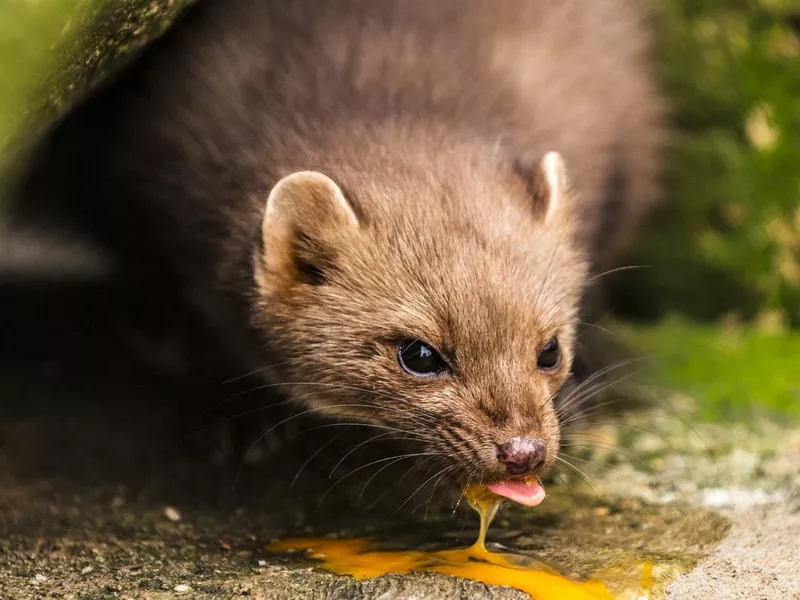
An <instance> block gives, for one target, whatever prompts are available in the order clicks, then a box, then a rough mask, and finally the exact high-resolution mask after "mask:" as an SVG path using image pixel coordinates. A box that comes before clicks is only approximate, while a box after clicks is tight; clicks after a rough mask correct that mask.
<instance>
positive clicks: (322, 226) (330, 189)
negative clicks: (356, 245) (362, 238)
mask: <svg viewBox="0 0 800 600" xmlns="http://www.w3.org/2000/svg"><path fill="white" fill-rule="evenodd" d="M358 226H359V225H358V218H357V217H356V214H355V212H354V211H353V207H352V206H351V205H350V203H349V202H348V201H347V199H346V198H345V197H344V194H343V193H342V190H341V189H340V188H339V186H338V185H336V184H335V183H334V182H333V180H331V179H330V178H329V177H327V176H325V175H323V174H322V173H317V172H315V171H298V172H296V173H292V174H291V175H287V176H286V177H284V178H283V179H281V180H280V181H279V182H278V183H277V184H276V185H275V187H273V188H272V191H271V192H270V194H269V197H268V198H267V205H266V210H265V211H264V220H263V222H262V225H261V235H262V244H261V246H262V250H261V254H262V255H261V260H260V261H259V262H258V263H257V264H259V265H261V268H260V269H258V273H257V277H258V280H259V283H260V284H261V285H262V287H266V288H270V289H276V288H283V287H288V286H291V285H293V284H297V283H305V284H310V285H320V284H323V283H325V281H326V277H327V276H328V274H329V273H330V272H331V269H334V268H335V266H336V255H337V249H338V248H341V247H342V245H343V244H347V243H348V242H349V241H350V240H352V238H353V235H354V234H355V232H356V231H357V230H358Z"/></svg>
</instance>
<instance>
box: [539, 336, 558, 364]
mask: <svg viewBox="0 0 800 600" xmlns="http://www.w3.org/2000/svg"><path fill="white" fill-rule="evenodd" d="M560 364H561V346H559V345H558V338H551V339H550V340H549V341H548V342H547V343H546V344H545V345H544V348H542V350H541V352H539V357H538V358H537V359H536V366H537V367H539V368H540V369H541V370H542V371H552V370H553V369H555V368H556V367H558V365H560Z"/></svg>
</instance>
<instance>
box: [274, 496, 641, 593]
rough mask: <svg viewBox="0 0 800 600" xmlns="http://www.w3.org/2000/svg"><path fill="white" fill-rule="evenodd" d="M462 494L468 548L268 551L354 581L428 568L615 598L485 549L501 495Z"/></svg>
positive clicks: (345, 543)
mask: <svg viewBox="0 0 800 600" xmlns="http://www.w3.org/2000/svg"><path fill="white" fill-rule="evenodd" d="M465 498H467V500H468V501H469V503H470V505H472V507H473V508H474V509H475V510H477V511H478V514H480V518H481V528H480V533H479V535H478V540H477V541H476V542H475V544H473V545H472V546H470V547H469V548H463V549H458V550H437V551H433V552H423V551H415V550H404V551H383V550H377V549H376V548H375V546H374V545H373V544H372V542H370V541H369V540H367V539H363V538H358V539H328V538H295V539H285V540H279V541H277V542H275V543H273V544H271V545H270V546H269V549H270V550H271V551H273V552H286V551H289V550H305V551H306V553H307V556H308V557H309V558H312V559H315V560H319V561H322V564H321V566H322V567H323V568H324V569H326V570H328V571H331V572H333V573H337V574H340V575H351V576H353V577H355V578H356V579H366V578H369V577H378V576H379V575H385V574H387V573H399V574H402V573H408V572H410V571H432V572H436V573H443V574H446V575H453V576H455V577H463V578H465V579H472V580H475V581H480V582H482V583H486V584H489V585H505V586H510V587H513V588H516V589H518V590H522V591H524V592H527V593H528V594H529V595H530V596H531V597H532V598H534V599H535V600H614V597H613V596H612V595H611V593H610V592H609V591H608V589H607V588H606V586H605V585H604V584H603V583H602V581H600V580H597V579H592V580H589V581H586V582H582V583H579V582H575V581H572V580H570V579H567V578H566V577H562V576H561V575H559V574H558V573H557V572H555V571H553V570H551V569H548V568H547V567H544V566H540V565H537V566H535V567H531V566H525V565H521V564H518V563H516V562H514V561H513V560H512V557H513V555H511V556H507V555H505V554H501V553H498V552H490V551H489V550H487V549H486V546H485V541H486V531H487V529H488V528H489V523H491V521H492V519H493V518H494V516H495V514H496V513H497V509H498V507H499V506H500V499H499V498H498V496H495V495H494V494H493V493H492V492H490V491H489V490H488V489H486V488H477V487H473V488H469V489H467V490H466V492H465ZM643 579H644V578H643ZM643 583H644V581H643Z"/></svg>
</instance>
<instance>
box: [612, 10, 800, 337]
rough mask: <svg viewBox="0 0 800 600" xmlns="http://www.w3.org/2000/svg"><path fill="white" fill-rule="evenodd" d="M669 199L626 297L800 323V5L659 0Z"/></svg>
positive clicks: (647, 237)
mask: <svg viewBox="0 0 800 600" xmlns="http://www.w3.org/2000/svg"><path fill="white" fill-rule="evenodd" d="M654 4H655V13H656V22H657V24H658V36H659V40H658V42H659V43H658V47H657V53H658V68H659V72H660V76H661V81H662V84H663V89H664V91H665V92H666V95H667V98H668V100H669V102H670V105H671V106H670V108H671V112H672V115H671V116H672V125H673V127H672V133H671V137H670V140H669V146H668V150H667V161H666V170H665V188H666V204H665V207H664V209H663V210H662V211H661V214H659V215H657V216H656V218H655V219H654V220H653V222H652V226H651V227H649V228H648V229H647V231H645V232H644V235H643V236H642V239H641V244H640V247H639V249H638V255H637V256H636V257H635V258H634V259H633V262H636V263H638V264H647V265H650V268H648V269H645V270H642V271H640V272H638V273H636V274H635V275H632V276H630V277H628V278H627V281H626V282H625V284H624V286H623V289H624V294H623V296H624V298H625V300H624V304H625V305H626V307H627V308H628V309H629V310H631V311H632V312H633V313H635V314H639V315H642V316H648V317H655V316H659V315H663V314H664V313H667V312H674V311H677V312H680V313H683V314H685V315H688V316H690V317H693V318H695V319H701V320H708V319H716V318H718V317H720V316H721V315H725V314H734V315H737V316H738V317H739V318H744V319H752V318H755V319H756V320H757V321H758V322H766V323H768V324H769V325H770V326H771V327H773V328H774V327H781V326H783V325H786V324H791V325H798V324H800V1H798V0H792V1H789V0H760V1H756V0H750V1H748V0H672V1H668V2H666V1H660V0H655V2H654Z"/></svg>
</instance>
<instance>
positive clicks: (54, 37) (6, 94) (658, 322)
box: [0, 0, 800, 419]
mask: <svg viewBox="0 0 800 600" xmlns="http://www.w3.org/2000/svg"><path fill="white" fill-rule="evenodd" d="M650 3H651V4H652V8H653V18H654V20H655V24H656V30H657V38H658V39H657V46H656V58H657V69H658V73H659V77H660V81H661V83H662V86H663V89H664V90H665V92H666V95H667V98H668V100H669V102H670V104H671V110H672V120H673V128H672V133H671V137H670V140H669V145H668V149H667V156H666V170H665V174H664V186H665V190H666V202H665V204H664V207H663V209H662V210H661V211H660V213H659V214H657V215H655V218H654V219H653V220H652V225H651V226H650V227H649V228H648V229H647V231H645V232H643V233H642V235H641V236H640V239H639V242H638V246H637V248H636V249H635V252H634V254H633V256H631V257H630V261H629V262H630V263H631V264H636V265H646V266H647V267H646V268H642V269H636V270H633V271H630V272H626V273H625V274H620V275H619V276H616V277H615V281H614V282H613V284H614V305H613V308H614V313H613V315H612V316H611V317H610V318H612V319H613V320H614V324H615V326H616V327H617V328H618V329H619V330H620V331H622V335H623V336H625V337H627V338H628V339H630V340H632V341H633V342H634V343H635V344H636V345H637V346H638V347H640V348H642V349H644V350H646V351H648V352H654V353H656V354H658V355H661V356H663V357H664V360H662V361H660V363H659V368H660V373H661V376H662V377H663V378H664V381H665V382H667V383H668V384H669V385H670V386H673V387H675V388H678V389H681V390H685V391H686V392H688V393H690V394H691V395H692V396H693V397H695V398H697V399H698V401H699V408H698V410H699V412H700V414H701V416H704V417H706V418H709V419H719V418H733V417H745V416H747V415H750V414H751V413H752V412H753V411H758V412H767V413H770V414H773V415H775V414H789V413H794V414H800V368H797V367H798V363H800V332H798V329H797V328H798V327H799V326H800V1H798V0H650ZM187 4H190V2H189V0H160V1H147V0H118V1H110V0H107V1H103V0H37V1H19V0H0V90H1V91H2V93H0V168H2V169H3V171H4V173H5V175H4V176H3V178H2V179H1V180H0V185H1V186H2V188H1V189H0V194H2V196H7V195H8V194H10V193H12V190H13V167H14V166H15V164H18V163H19V161H24V152H25V149H26V144H27V143H28V142H30V141H32V140H35V139H36V137H37V136H38V135H40V134H41V132H42V131H43V130H44V129H45V128H46V126H47V125H48V123H50V122H52V120H53V119H55V118H57V117H58V116H59V115H61V114H62V113H63V112H64V111H65V110H67V108H68V107H69V106H70V104H71V103H72V102H74V101H75V99H77V98H79V97H80V96H81V95H82V94H84V93H87V92H88V91H89V90H91V89H92V88H93V86H95V85H97V84H99V83H100V82H102V80H103V78H104V77H106V76H108V75H109V74H110V73H112V72H113V71H114V70H115V69H117V68H120V67H123V66H124V65H125V62H126V57H128V56H130V55H131V54H132V53H133V51H135V50H136V49H137V48H139V47H141V46H142V45H143V44H145V43H146V42H147V41H148V40H149V39H151V38H152V37H153V36H156V35H158V34H159V33H160V32H161V31H162V30H163V29H164V28H165V27H166V26H167V25H168V24H169V23H170V22H171V20H172V19H173V18H174V16H175V15H176V14H177V13H178V12H179V11H180V9H181V8H183V7H184V6H185V5H187ZM2 196H0V198H2ZM2 206H3V205H2V199H0V266H3V265H5V266H6V267H8V265H9V264H11V263H12V262H13V261H12V255H14V257H15V258H14V260H17V261H19V260H20V256H21V255H26V254H25V253H26V250H25V248H26V246H25V244H22V245H15V244H14V243H12V242H11V237H10V236H9V234H8V233H7V232H6V233H5V234H4V232H3V231H4V230H3V229H2ZM3 237H5V239H3ZM28 250H30V247H29V246H28ZM23 258H24V256H23ZM56 258H58V257H57V256H53V257H52V260H56Z"/></svg>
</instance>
